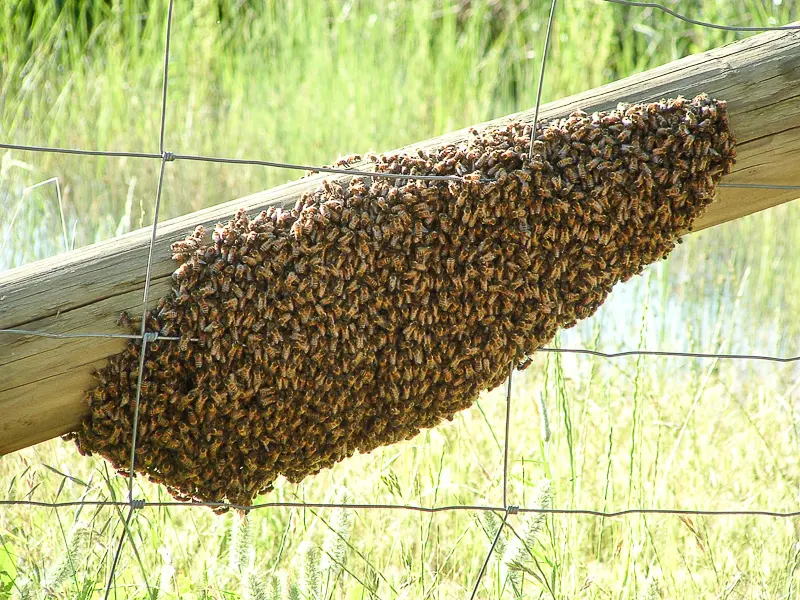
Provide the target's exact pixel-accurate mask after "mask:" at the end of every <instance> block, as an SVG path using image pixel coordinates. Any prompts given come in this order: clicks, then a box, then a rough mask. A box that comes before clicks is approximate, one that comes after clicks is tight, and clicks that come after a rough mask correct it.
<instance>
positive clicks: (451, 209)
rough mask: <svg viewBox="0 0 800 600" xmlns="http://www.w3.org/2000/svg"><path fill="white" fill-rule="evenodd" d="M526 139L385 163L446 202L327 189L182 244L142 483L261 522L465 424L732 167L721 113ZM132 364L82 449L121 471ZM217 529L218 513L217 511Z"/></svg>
mask: <svg viewBox="0 0 800 600" xmlns="http://www.w3.org/2000/svg"><path fill="white" fill-rule="evenodd" d="M530 127H531V126H530V125H527V124H522V123H513V124H509V125H507V126H504V127H496V128H490V129H487V130H484V131H475V130H473V131H472V133H471V136H470V138H469V140H468V141H467V142H465V143H463V144H460V145H450V146H446V147H443V148H438V149H434V150H431V151H422V150H418V151H416V152H415V153H409V154H402V155H384V156H378V157H372V158H373V160H374V161H375V164H376V166H375V169H376V170H377V171H380V172H385V173H398V174H435V175H455V176H457V177H458V178H459V179H458V180H451V181H421V180H413V179H390V178H383V177H372V178H367V177H354V178H352V179H350V180H349V181H342V180H339V181H328V180H326V181H324V182H323V184H322V185H321V186H319V187H318V188H317V189H315V190H314V191H313V192H309V193H306V194H305V195H304V196H303V197H302V198H301V199H300V200H299V201H298V202H297V204H296V205H295V207H294V208H293V209H291V210H287V209H282V208H279V207H274V208H270V209H269V210H267V211H264V212H262V213H260V214H258V215H256V216H254V217H252V218H251V217H249V216H248V215H247V214H246V213H245V212H244V210H240V211H239V212H238V213H237V214H236V215H235V216H234V217H233V218H232V219H231V220H230V221H229V222H228V223H225V224H218V225H217V227H216V229H215V230H214V232H213V236H212V237H213V240H212V241H210V242H209V241H207V237H206V235H205V232H204V231H203V229H202V228H201V227H198V229H197V230H196V231H195V232H194V233H193V234H192V235H189V236H188V237H187V238H186V239H185V240H184V241H181V242H178V243H176V244H174V245H173V252H174V256H173V258H174V259H175V261H177V263H178V264H179V266H178V268H177V270H176V271H175V273H174V275H173V278H174V281H175V287H174V293H173V294H172V295H170V296H169V297H167V298H163V299H161V300H160V301H159V303H158V307H157V308H156V309H154V310H152V311H150V313H148V315H147V317H146V319H147V323H146V327H147V330H149V331H153V332H159V333H160V334H162V335H168V336H180V341H179V342H175V341H168V340H158V339H156V341H155V342H153V343H151V344H149V345H148V348H147V354H146V361H145V363H144V369H145V370H144V374H143V384H142V387H141V403H140V413H139V425H138V436H137V450H136V465H137V467H139V468H140V469H141V470H142V471H143V472H144V473H146V474H147V475H148V476H149V477H150V478H151V479H152V480H154V481H156V482H160V483H162V484H164V485H165V486H167V488H168V489H169V491H170V492H171V493H172V494H173V495H174V496H175V497H177V498H179V499H183V500H191V499H200V500H204V501H215V502H216V501H223V502H228V503H234V504H245V505H246V504H249V503H250V502H251V501H252V499H253V498H254V497H255V496H256V495H258V494H261V493H264V492H267V491H269V490H271V489H272V484H273V482H274V480H275V479H276V478H277V477H278V476H279V475H284V476H285V477H286V478H287V479H288V480H289V481H291V482H299V481H300V480H302V479H303V478H305V477H307V476H309V475H312V474H315V473H317V472H319V471H320V470H321V469H323V468H326V467H330V466H331V465H333V464H334V463H336V462H337V461H340V460H342V459H343V458H345V457H348V456H351V455H352V454H353V453H354V452H356V451H359V452H369V451H371V450H373V449H374V448H376V447H378V446H382V445H386V444H391V443H394V442H398V441H401V440H407V439H409V438H412V437H413V436H415V435H416V434H417V433H418V432H419V431H420V429H422V428H427V427H433V426H435V425H436V424H438V423H439V422H441V421H442V420H443V419H452V418H453V415H454V414H455V413H456V412H458V411H460V410H462V409H465V408H467V407H468V406H470V405H471V404H472V403H473V402H474V401H475V399H476V397H477V396H478V394H479V393H480V392H481V391H483V390H487V389H491V388H494V387H496V386H498V385H499V384H501V383H502V382H503V380H504V379H505V378H506V376H507V375H508V372H509V368H510V367H511V366H512V365H513V366H518V367H523V366H524V364H525V363H526V358H527V357H528V356H529V355H530V354H531V353H533V352H534V351H535V350H536V349H537V348H538V347H540V346H541V345H542V344H544V343H546V342H548V341H549V340H550V339H552V337H553V336H554V334H555V332H556V330H557V328H559V327H570V326H572V325H574V324H575V323H576V321H578V320H579V319H583V318H585V317H588V316H589V315H591V314H592V313H594V312H595V310H597V308H598V307H599V306H600V304H601V303H602V302H603V300H604V299H605V298H606V296H607V295H608V293H609V292H610V291H611V288H612V287H613V286H614V284H616V283H617V282H619V281H625V280H627V279H628V278H630V277H631V276H632V275H634V274H636V273H639V272H640V271H641V270H642V268H643V267H644V266H645V265H647V264H648V263H651V262H653V261H655V260H657V259H660V258H663V257H665V256H666V255H667V254H668V253H669V252H670V251H671V250H672V248H673V247H674V245H675V242H676V240H679V236H680V235H681V234H682V233H684V232H686V231H687V230H690V229H691V225H692V222H693V220H694V219H695V218H697V216H698V215H700V214H701V213H702V212H703V210H704V209H705V207H706V206H707V205H708V204H709V203H710V202H711V201H712V200H713V198H714V191H715V185H716V183H717V182H718V181H719V179H720V177H721V176H722V175H723V174H725V173H728V172H729V171H730V168H731V166H732V164H733V162H734V155H735V153H734V140H733V137H732V135H731V133H730V131H729V127H728V120H727V117H726V111H725V103H724V102H718V101H713V100H710V99H709V98H708V97H706V96H699V97H697V98H695V99H694V100H692V101H688V100H685V99H682V98H678V99H677V100H672V101H668V102H665V101H662V102H659V103H653V104H636V105H620V106H619V107H618V108H617V110H615V111H611V112H608V113H595V114H591V115H590V114H586V113H583V112H576V113H574V114H572V115H571V116H570V117H569V118H566V119H562V120H559V121H553V122H551V123H550V124H549V125H547V126H545V127H542V128H541V129H539V130H538V131H537V136H536V140H535V141H534V142H533V152H532V153H529V152H530V137H531V129H530ZM139 352H140V346H139V345H138V343H133V342H132V343H131V344H129V345H128V347H127V349H126V350H125V351H124V352H123V353H121V354H119V355H116V356H114V357H111V358H110V359H109V361H108V364H107V365H106V366H105V367H104V368H103V369H102V370H101V371H100V372H99V373H98V378H99V385H98V386H97V387H95V388H94V389H93V390H91V391H90V392H88V394H87V399H88V403H89V405H90V414H89V416H88V418H87V419H86V420H85V422H84V424H83V427H82V429H81V430H80V431H78V432H76V433H73V434H70V437H71V438H72V439H74V440H75V441H76V443H77V445H78V447H79V449H80V450H81V451H82V452H84V453H98V454H100V455H102V456H104V457H106V458H107V459H109V460H110V461H112V462H113V463H114V465H115V466H116V467H117V468H118V469H119V470H121V471H123V472H124V471H125V469H126V466H125V465H126V464H127V461H128V456H129V452H130V445H131V430H132V419H133V405H134V399H135V394H136V382H137V377H138V369H139ZM223 508H224V507H223Z"/></svg>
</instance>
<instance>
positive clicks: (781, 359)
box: [0, 329, 800, 363]
mask: <svg viewBox="0 0 800 600" xmlns="http://www.w3.org/2000/svg"><path fill="white" fill-rule="evenodd" d="M4 333H5V334H11V335H19V336H33V337H43V338H56V339H75V338H111V339H113V338H119V339H127V340H141V339H143V338H147V340H148V342H149V343H152V342H155V341H156V340H167V341H170V342H177V341H180V340H181V338H180V337H179V336H175V335H161V334H159V333H158V332H147V333H145V334H144V335H142V334H140V333H49V332H46V331H36V330H35V329H0V334H4ZM188 341H189V342H201V341H202V340H201V339H200V338H188ZM535 351H536V352H550V353H555V354H585V355H590V356H595V357H597V358H608V359H613V358H624V357H626V356H654V357H658V356H660V357H665V358H669V357H671V358H698V359H704V358H713V359H716V360H759V361H766V362H776V363H793V362H800V355H798V356H772V355H769V354H732V353H724V352H723V353H720V352H681V351H677V350H674V351H673V350H620V351H618V352H603V351H601V350H592V349H591V348H551V347H547V346H545V347H542V348H537V349H536V350H535Z"/></svg>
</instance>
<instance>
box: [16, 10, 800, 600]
mask: <svg viewBox="0 0 800 600" xmlns="http://www.w3.org/2000/svg"><path fill="white" fill-rule="evenodd" d="M670 6H673V7H675V8H679V9H680V11H681V12H684V13H687V14H691V15H693V16H698V17H701V18H705V19H707V20H711V21H715V22H721V23H722V22H724V23H740V24H759V23H760V24H772V23H778V22H780V23H785V22H789V21H791V20H793V19H797V18H798V17H797V14H796V10H797V9H796V7H794V6H793V3H791V2H785V1H784V2H783V3H780V2H755V1H747V2H744V1H736V2H719V1H713V0H703V1H700V0H696V1H691V2H682V3H680V6H679V7H678V5H677V4H675V3H670ZM59 7H60V8H59ZM34 8H35V10H34ZM0 10H2V11H5V14H3V15H1V16H0V23H3V24H2V25H0V138H2V139H3V141H12V142H14V143H19V144H32V145H58V146H66V147H80V148H89V149H109V150H139V151H150V152H152V151H157V141H158V128H159V117H160V115H159V111H160V87H161V67H160V64H161V61H162V52H163V44H164V27H163V23H164V18H165V11H166V2H165V1H164V0H150V1H145V0H115V1H113V2H112V1H110V0H109V1H108V2H92V3H85V2H80V1H79V0H60V1H59V2H44V1H42V0H24V1H20V2H17V3H6V4H4V5H3V7H2V8H0ZM548 10H549V3H545V2H517V3H513V4H512V3H503V2H496V1H489V0H485V1H479V0H475V1H472V2H464V3H459V4H455V3H447V2H443V1H442V0H436V1H434V0H428V1H419V2H414V3H413V4H406V3H379V2H370V1H362V2H347V3H339V2H316V1H310V0H308V1H300V0H295V1H290V2H264V3H257V2H254V1H247V0H241V1H239V2H233V1H232V0H231V1H228V0H219V1H217V2H206V1H202V0H197V1H196V2H194V3H192V4H189V3H176V11H175V21H174V23H175V25H174V31H173V34H174V37H173V46H172V54H171V62H170V80H169V108H168V111H167V115H166V117H167V120H166V123H167V131H166V147H167V149H168V150H171V151H173V152H181V153H187V154H190V153H202V154H214V155H220V156H237V157H257V158H269V159H273V160H288V161H295V162H301V163H323V162H330V161H331V160H332V159H335V158H336V156H337V155H339V154H345V153H348V152H351V151H366V150H370V149H375V150H379V151H380V150H384V149H389V148H392V147H396V146H400V145H402V144H405V143H408V142H412V141H415V140H419V139H424V138H426V137H430V136H433V135H436V134H440V133H443V132H445V131H447V130H451V129H455V128H458V127H462V126H465V125H469V124H471V123H476V122H480V121H483V120H486V119H489V118H492V117H496V116H500V115H502V114H506V113H510V112H513V111H515V110H520V109H522V108H526V107H529V106H531V105H532V104H533V102H534V98H535V94H536V89H535V88H536V80H537V76H538V69H539V62H540V53H541V43H542V39H543V30H542V27H543V25H544V23H545V19H546V16H547V12H548ZM737 37H740V36H737V34H733V33H729V32H719V31H711V30H704V29H699V28H695V27H691V26H688V25H686V24H685V23H680V22H677V21H675V20H673V19H671V18H669V17H666V16H664V15H662V14H661V13H658V12H656V11H653V10H650V9H647V10H643V9H635V8H626V7H620V6H612V5H607V4H603V3H597V2H592V1H590V0H566V1H565V2H562V3H560V4H559V11H558V13H557V18H556V29H555V32H554V36H553V39H552V43H553V46H552V48H551V54H550V59H551V62H550V63H549V66H548V71H547V77H546V80H545V88H544V94H543V96H544V99H545V100H548V99H553V98H556V97H559V96H562V95H565V94H569V93H572V92H577V91H580V90H582V89H586V88H589V87H593V86H596V85H600V84H602V83H604V82H606V81H610V80H613V79H616V78H619V77H622V76H625V75H628V74H631V73H633V72H636V71H640V70H643V69H646V68H649V67H652V66H655V65H657V64H662V63H665V62H668V61H670V60H673V59H675V58H678V57H680V56H683V55H686V54H687V53H691V52H697V51H701V50H703V49H706V48H708V47H713V46H717V45H720V44H722V43H725V42H728V41H732V40H733V39H736V38H737ZM156 169H157V164H156V163H155V162H153V161H147V160H133V159H108V158H83V157H68V156H59V155H44V154H31V153H22V152H11V153H7V154H5V155H4V156H3V159H2V165H1V166H0V223H2V224H3V232H2V233H3V236H4V241H5V245H4V247H3V250H2V251H0V267H2V268H7V267H11V266H15V265H19V264H24V263H26V262H29V261H32V260H36V259H39V258H43V257H45V256H49V255H52V254H55V253H58V252H60V251H62V249H63V247H64V240H63V237H64V234H63V229H64V228H63V227H62V223H61V217H60V212H59V209H58V202H57V197H56V192H55V188H54V186H52V185H45V186H41V187H38V188H35V189H33V190H30V191H29V192H27V193H25V192H24V190H25V188H28V187H29V186H32V185H34V184H36V183H38V182H40V181H43V180H46V179H49V178H51V177H58V178H59V183H60V186H61V191H62V196H63V202H64V206H65V213H64V216H65V224H66V231H67V237H68V243H69V244H70V245H73V244H74V246H76V247H78V246H81V245H85V244H88V243H92V242H94V241H97V240H101V239H105V238H108V237H111V236H114V235H117V234H118V233H122V232H124V231H127V230H129V229H133V228H136V227H139V226H146V225H148V224H149V223H150V222H151V220H152V213H151V205H152V200H153V196H154V192H155V182H156V181H155V180H156V176H157V171H156ZM296 176H297V174H296V173H291V172H284V171H276V170H269V169H262V168H250V167H239V166H235V167H234V166H220V165H199V164H191V163H173V164H170V165H168V171H167V176H166V183H165V195H164V204H163V205H162V206H163V210H164V213H163V216H164V217H169V216H174V215H178V214H182V213H185V212H187V211H190V210H195V209H197V208H200V207H202V206H208V205H210V204H215V203H218V202H222V201H225V200H228V199H231V198H235V197H238V196H243V195H246V194H248V193H252V192H255V191H258V190H261V189H264V188H266V187H269V186H272V185H275V184H278V183H281V182H284V181H287V180H289V179H291V178H294V177H296ZM23 199H24V202H22V204H20V201H21V200H23ZM18 206H19V210H18V212H17V207H18ZM798 211H800V208H798V207H797V206H793V205H786V206H783V207H778V208H776V209H772V210H769V211H766V212H764V213H760V214H757V215H753V216H750V217H747V218H745V219H742V220H740V221H737V222H734V223H730V224H727V225H725V226H722V227H718V228H715V229H712V230H708V231H704V232H701V233H699V234H696V235H693V236H691V237H689V238H687V239H686V241H685V242H686V243H684V244H683V245H682V246H679V248H678V249H677V250H676V251H675V252H674V253H673V254H672V255H671V257H670V259H669V260H668V261H665V262H661V263H659V264H657V265H653V266H652V267H651V268H649V269H648V270H647V271H646V272H645V274H644V275H643V276H642V277H637V278H635V279H634V280H632V281H630V282H629V283H627V284H625V285H624V286H620V287H619V288H618V289H617V290H615V292H614V294H612V296H611V297H610V298H609V300H608V302H607V303H606V304H605V305H604V306H603V307H602V308H601V310H600V311H599V312H598V313H597V315H595V316H594V317H593V318H592V319H590V320H588V321H586V322H583V323H581V324H579V325H578V326H577V327H575V328H573V329H571V330H568V331H565V332H562V334H561V335H560V336H559V338H558V339H557V340H556V341H555V342H554V343H558V344H560V345H562V346H564V347H576V346H586V347H593V348H599V349H604V350H614V349H619V348H635V347H642V348H651V349H652V348H666V349H678V350H698V351H699V350H703V351H725V352H727V351H731V352H746V351H752V352H762V353H773V354H790V353H796V352H797V347H796V340H797V339H800V320H799V319H797V317H796V315H797V314H798V312H799V309H800V262H799V261H798V260H797V258H796V252H795V248H797V247H798V242H800V228H798V226H797V224H798V217H799V216H800V215H799V214H798ZM15 212H17V216H16V219H15V225H14V227H13V228H11V230H8V227H7V225H8V224H9V222H10V221H11V216H12V215H13V214H14V213H15ZM779 234H780V235H779ZM743 240H746V243H742V242H743ZM798 382H800V371H798V368H797V366H793V365H791V364H789V365H772V364H763V363H755V362H748V363H743V362H730V361H728V362H726V361H713V360H698V361H687V360H679V359H642V358H635V357H632V358H625V359H617V360H613V361H607V360H602V359H597V358H592V357H586V356H573V355H538V356H537V357H536V359H535V361H534V363H533V364H532V365H531V367H530V368H529V369H528V370H527V371H525V372H524V374H522V375H519V376H516V377H515V385H514V394H513V398H512V429H511V443H510V453H509V459H510V460H509V464H510V473H509V475H510V477H509V483H510V488H509V498H510V501H511V502H513V503H515V504H519V505H523V506H531V505H533V504H534V503H536V502H539V503H542V502H545V500H546V501H549V502H551V503H552V505H553V506H555V507H560V508H593V509H601V510H617V509H622V508H627V507H632V506H646V507H659V508H667V507H681V508H715V509H727V508H731V509H733V508H748V509H757V508H767V509H770V510H778V511H781V510H794V509H796V508H797V502H798V492H797V490H798V484H800V466H799V465H798V461H797V456H798V454H799V453H800V413H799V412H798V400H800V384H799V383H798ZM543 408H544V409H545V410H546V411H547V415H548V417H549V426H550V437H549V440H545V439H544V437H543V435H542V433H541V428H540V426H539V419H540V415H541V412H542V410H543ZM504 421H505V397H504V390H502V389H501V390H495V391H494V392H491V393H488V394H485V395H484V396H483V397H482V398H481V400H480V406H476V407H474V408H472V409H470V410H468V411H465V412H463V413H461V414H460V415H458V417H457V418H456V419H455V420H454V421H453V422H452V423H449V424H445V425H443V426H441V427H439V428H437V429H435V430H431V431H427V432H423V433H422V434H420V435H419V436H418V437H417V438H415V439H413V440H411V441H409V442H406V443H404V444H400V445H397V446H393V447H390V448H384V449H381V450H378V451H375V452H373V453H372V454H370V455H368V456H358V457H355V458H353V459H351V460H348V461H346V462H344V463H342V464H340V465H338V466H337V467H335V468H334V469H332V470H329V471H326V472H324V473H322V474H320V475H319V476H317V477H315V478H314V479H312V480H308V481H306V482H304V483H303V484H301V485H297V486H293V485H288V484H286V483H285V482H283V483H282V484H281V485H279V486H278V488H277V490H276V491H275V492H274V493H273V494H271V495H270V496H268V497H266V498H264V499H263V500H264V501H273V500H303V501H307V502H311V501H325V500H331V499H335V498H340V497H342V496H343V495H344V496H347V497H349V498H351V499H352V501H353V502H355V503H407V504H418V505H422V506H433V505H447V504H480V503H484V502H488V503H491V504H499V503H500V502H501V500H502V464H503V455H502V442H503V432H504V426H505V425H504ZM543 479H547V480H549V482H550V486H549V488H548V489H549V496H548V497H547V498H546V499H543V497H542V489H543V483H542V481H543ZM126 489H127V481H126V480H125V479H123V478H120V477H117V476H115V475H114V474H113V472H112V471H111V470H110V469H109V467H108V465H107V464H105V463H103V462H102V461H96V460H92V459H87V458H84V457H81V456H79V455H78V453H77V452H76V451H75V449H74V447H73V446H72V445H71V444H67V443H64V442H61V441H59V440H55V441H51V442H48V443H45V444H40V445H38V446H36V447H34V448H30V449H27V450H24V451H21V452H18V453H15V454H13V455H10V456H6V457H3V458H2V459H0V497H2V498H9V499H23V498H25V499H37V500H48V501H49V500H109V499H124V498H125V497H126ZM136 489H137V496H138V497H146V498H148V499H150V500H168V499H169V497H168V496H167V495H166V494H165V493H164V492H163V490H161V489H160V488H157V487H155V486H152V485H150V484H147V483H146V482H143V481H141V480H137V483H136ZM124 516H125V514H124V512H123V509H117V508H114V507H95V506H80V507H74V508H64V509H58V510H55V509H39V508H35V509H32V508H28V507H2V509H0V598H6V597H11V598H23V597H31V598H39V597H45V596H49V597H56V598H97V597H102V591H103V588H104V586H105V582H106V580H107V577H108V574H109V569H110V563H111V554H112V553H113V551H114V549H115V545H116V541H117V537H118V536H119V534H120V531H121V517H124ZM490 521H491V519H487V518H486V517H485V516H484V517H483V518H481V517H480V516H479V515H478V514H476V513H474V512H471V511H458V512H448V513H437V514H423V513H414V512H406V511H396V510H382V511H381V510H363V509H362V510H355V511H338V512H337V511H335V510H332V509H324V510H317V509H310V508H305V509H266V510H260V511H256V512H252V513H251V514H250V515H248V517H247V521H246V524H245V523H243V522H242V521H241V519H240V518H239V516H238V515H226V516H224V517H216V516H214V515H213V514H211V512H210V511H207V510H205V509H202V510H201V509H188V508H185V507H177V508H175V507H172V508H166V507H159V508H147V509H143V510H141V511H138V512H137V513H136V514H135V515H134V517H133V519H132V521H131V524H130V540H129V541H127V542H126V544H125V545H124V547H123V553H122V558H121V562H120V564H119V567H118V568H117V571H116V573H117V574H116V578H115V580H114V582H113V586H112V597H116V598H151V599H152V598H156V597H159V598H214V599H217V598H220V599H221V598H226V599H229V598H230V599H232V598H244V597H250V598H261V597H265V598H272V597H274V596H273V595H272V592H273V591H274V590H275V589H277V588H280V593H281V597H292V594H295V596H294V597H299V598H325V599H326V600H327V598H348V599H356V598H358V599H362V598H363V599H366V598H373V597H375V598H381V599H388V598H425V599H427V598H431V599H434V598H435V599H439V598H442V599H444V598H463V597H468V595H469V593H470V592H471V589H472V586H473V585H474V581H475V577H476V576H477V574H478V571H479V569H480V567H481V563H482V561H483V559H484V557H485V556H486V552H487V550H488V548H489V545H490V543H491V537H492V533H493V530H492V527H493V525H492V523H491V522H490ZM509 523H510V525H511V527H510V528H509V531H508V532H507V535H504V536H503V537H502V540H501V542H500V547H501V549H505V550H506V551H508V550H509V549H511V550H510V551H509V552H511V554H519V556H518V557H517V558H519V561H515V560H514V561H512V560H511V554H509V556H508V557H507V556H506V554H507V553H508V552H505V551H504V552H500V551H498V553H497V559H493V560H492V561H490V563H489V566H488V570H487V572H486V574H485V576H484V579H483V580H482V583H481V586H480V588H479V595H478V597H480V598H501V597H502V598H513V597H515V596H516V595H517V592H519V593H520V594H521V597H525V598H598V599H600V598H603V599H605V598H615V599H638V598H653V597H656V598H657V597H664V598H673V597H676V598H677V597H691V598H731V599H733V598H796V597H799V596H800V584H799V583H798V577H800V575H798V569H797V567H798V563H799V562H800V551H799V550H798V535H800V532H798V530H797V520H796V519H776V518H771V517H719V516H717V517H700V516H687V517H682V518H679V517H676V516H660V515H630V516H625V517H616V518H605V519H603V518H599V517H594V516H574V515H571V516H566V515H553V516H548V517H546V518H544V519H542V520H539V521H536V520H534V519H532V518H531V517H528V518H526V517H525V516H522V515H514V516H511V517H510V519H509ZM494 526H495V527H496V524H495V525H494ZM523 541H524V543H523ZM131 542H132V543H131ZM506 558H508V560H506ZM514 565H516V567H518V568H511V566H514Z"/></svg>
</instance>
